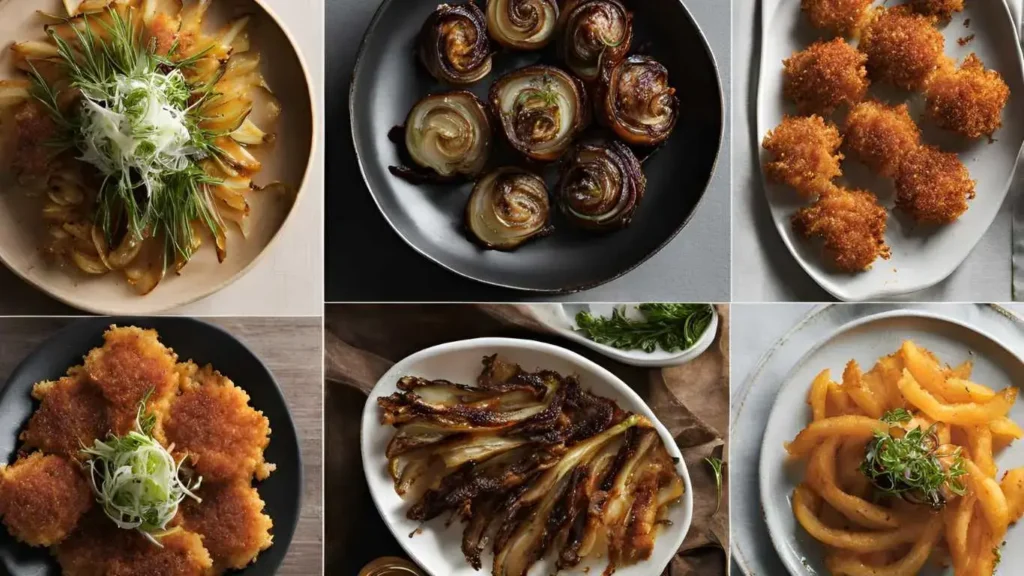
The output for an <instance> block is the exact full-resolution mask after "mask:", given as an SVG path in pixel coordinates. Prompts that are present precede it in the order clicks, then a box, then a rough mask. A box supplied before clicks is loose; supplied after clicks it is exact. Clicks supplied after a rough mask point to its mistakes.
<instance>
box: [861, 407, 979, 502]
mask: <svg viewBox="0 0 1024 576" xmlns="http://www.w3.org/2000/svg"><path fill="white" fill-rule="evenodd" d="M911 418H912V416H911V414H910V413H909V412H907V411H906V410H903V409H897V410H893V411H891V412H887V413H886V414H884V415H883V416H882V418H881V420H882V421H883V422H886V423H888V424H890V425H892V427H891V428H889V429H888V430H885V431H882V432H876V433H875V438H874V440H872V441H871V442H870V443H868V445H867V448H866V450H865V455H864V462H863V463H861V467H860V469H861V472H863V473H864V475H866V476H867V477H868V479H870V480H871V483H872V484H873V485H874V487H875V489H876V491H877V492H878V493H879V494H880V495H892V496H898V497H900V498H903V499H904V500H906V501H908V502H912V503H915V504H928V505H929V506H931V507H932V508H935V509H941V508H942V507H943V506H945V504H946V498H947V492H948V493H951V494H956V495H958V496H963V495H964V494H965V493H966V492H967V487H966V485H965V484H964V481H963V478H962V477H963V476H965V475H966V474H967V470H966V468H965V466H964V457H963V454H962V453H961V449H960V448H959V447H957V448H956V449H954V450H952V451H948V449H947V448H946V447H944V446H940V445H939V439H938V435H937V434H936V432H935V425H932V426H930V427H929V428H928V429H927V430H923V429H922V428H921V427H920V426H917V427H915V428H914V429H913V430H909V431H908V430H906V429H904V428H901V427H899V426H896V425H895V424H897V423H906V422H909V421H910V420H911Z"/></svg>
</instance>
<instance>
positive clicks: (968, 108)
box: [925, 53, 1010, 138]
mask: <svg viewBox="0 0 1024 576" xmlns="http://www.w3.org/2000/svg"><path fill="white" fill-rule="evenodd" d="M925 96H927V98H928V108H927V110H928V115H929V117H931V118H932V119H933V120H934V121H935V123H936V124H938V125H939V126H941V127H943V128H946V129H948V130H953V131H954V132H957V133H959V134H962V135H964V136H966V137H968V138H978V137H980V136H991V135H992V133H993V132H995V131H996V130H998V129H999V127H1000V126H1002V123H1003V122H1002V114H1003V108H1004V107H1006V101H1007V100H1009V99H1010V87H1009V86H1007V85H1006V82H1004V81H1003V77H1002V76H1000V75H999V72H996V71H995V70H986V69H985V65H984V64H982V62H981V60H980V59H979V58H978V57H977V56H976V55H975V54H973V53H972V54H970V55H968V56H967V58H966V59H965V60H964V63H963V64H962V65H961V66H960V68H959V69H955V68H953V67H952V66H949V67H943V68H942V69H941V70H940V71H939V73H937V74H936V75H935V77H934V79H933V80H932V81H931V83H930V84H929V85H928V88H927V90H926V91H925Z"/></svg>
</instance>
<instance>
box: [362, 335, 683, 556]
mask: <svg viewBox="0 0 1024 576" xmlns="http://www.w3.org/2000/svg"><path fill="white" fill-rule="evenodd" d="M496 347H508V348H519V349H521V350H526V351H529V352H535V353H539V354H541V355H548V356H555V357H559V358H560V359H562V360H566V361H569V362H571V363H575V364H579V365H580V366H582V367H584V368H586V369H587V370H590V371H592V372H594V373H595V374H597V375H598V382H600V384H598V386H601V385H605V386H609V387H611V388H612V389H614V390H615V391H616V392H618V393H619V394H622V395H623V396H625V397H626V398H627V399H628V400H629V402H632V403H633V404H635V405H636V407H637V409H636V410H634V411H635V412H637V413H640V414H641V415H643V416H645V417H647V418H648V419H649V420H650V421H651V424H652V425H653V426H654V429H655V430H656V431H657V432H658V435H659V436H660V437H661V440H662V442H663V443H664V444H665V448H666V449H667V450H668V451H669V454H670V455H671V456H672V457H673V458H675V459H677V460H678V464H677V466H676V470H677V471H678V472H679V473H680V475H681V476H682V478H683V485H684V487H685V489H684V495H683V499H682V502H681V504H682V506H683V510H682V512H683V520H682V522H680V524H681V525H682V530H681V531H680V536H679V538H678V542H676V544H675V549H676V550H678V548H679V547H680V546H682V544H683V541H684V540H685V539H686V536H687V534H688V533H689V531H690V525H691V523H692V522H693V485H692V483H691V481H690V473H689V469H688V468H687V466H686V460H685V459H684V458H683V455H682V451H681V450H680V449H679V446H677V445H676V443H675V440H674V439H673V438H672V435H671V434H670V433H669V432H668V429H667V428H665V425H664V424H662V423H661V421H659V420H658V419H657V417H655V415H654V411H653V410H652V409H651V408H650V406H648V405H647V403H646V402H644V400H643V399H642V398H640V395H639V394H637V393H636V391H634V390H633V389H632V388H630V387H629V386H628V385H627V384H626V383H625V382H623V381H622V380H621V379H620V378H619V377H618V376H616V375H614V374H612V373H611V372H610V371H609V370H607V369H606V368H604V367H603V366H601V365H599V364H597V363H595V362H593V361H592V360H590V359H588V358H586V357H584V356H582V355H580V354H578V353H576V352H573V351H572V350H568V349H566V348H563V347H561V346H557V345H554V344H548V343H546V342H539V341H537V340H530V339H526V338H504V337H485V338H471V339H467V340H456V341H453V342H446V343H443V344H438V345H435V346H431V347H429V348H424V349H423V350H420V351H419V352H415V353H413V354H410V355H409V356H406V357H405V358H403V359H401V360H399V361H398V362H396V363H395V364H394V365H392V367H391V368H389V369H388V371H387V372H385V373H384V375H383V376H381V377H380V379H379V380H378V381H377V383H376V384H374V386H373V388H372V389H371V390H370V392H369V395H368V396H367V401H366V404H364V405H363V414H362V418H361V421H360V435H359V444H360V455H361V457H362V464H363V474H364V476H365V479H366V483H367V485H368V486H369V487H370V496H371V498H372V499H373V504H374V506H375V507H376V508H377V513H378V514H379V515H380V517H381V519H382V520H383V521H384V523H385V524H387V526H388V530H390V531H391V533H392V535H394V537H395V539H396V540H397V541H398V543H399V544H400V545H401V546H402V549H403V550H405V553H406V554H408V555H409V557H410V558H413V559H414V560H416V559H417V558H418V556H417V555H416V552H415V551H414V550H413V548H412V546H411V545H410V544H409V543H408V542H407V540H408V538H404V537H403V536H405V535H404V534H399V533H398V532H397V531H396V530H395V526H394V523H393V522H392V520H391V518H390V517H389V516H388V515H386V514H385V513H384V512H383V509H382V507H381V502H380V500H379V498H378V494H377V490H375V489H374V486H375V484H374V481H373V479H372V478H371V474H372V472H371V468H370V463H371V462H373V458H375V457H376V456H382V455H375V454H372V453H371V450H370V445H369V435H368V434H366V433H365V431H366V430H370V429H375V428H380V427H381V426H382V425H381V424H380V422H379V420H378V418H377V403H376V402H374V399H375V397H377V396H380V395H382V394H383V389H391V388H394V386H395V382H396V381H397V379H398V377H399V375H401V374H404V372H405V371H406V366H408V365H410V364H414V363H416V362H420V361H422V360H425V359H429V358H434V357H437V356H443V355H445V354H448V353H451V352H460V351H467V350H473V349H486V348H492V349H493V348H496ZM593 387H594V384H593V383H591V385H590V388H591V389H593ZM674 556H675V552H673V553H672V554H671V555H669V556H668V557H667V558H666V559H665V565H664V566H661V567H659V569H658V572H660V571H661V570H664V569H665V567H666V566H668V564H669V563H670V562H671V561H672V558H673V557H674ZM648 562H650V561H648ZM417 563H418V562H417ZM421 568H423V569H424V570H425V571H426V572H427V573H428V574H430V575H431V576H443V575H441V574H438V573H436V572H434V571H432V570H431V569H430V568H429V567H426V566H422V565H421Z"/></svg>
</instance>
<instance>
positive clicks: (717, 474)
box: [704, 456, 722, 515]
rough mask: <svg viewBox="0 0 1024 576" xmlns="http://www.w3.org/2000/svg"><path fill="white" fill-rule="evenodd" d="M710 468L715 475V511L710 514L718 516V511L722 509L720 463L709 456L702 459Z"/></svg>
mask: <svg viewBox="0 0 1024 576" xmlns="http://www.w3.org/2000/svg"><path fill="white" fill-rule="evenodd" d="M704 461H705V462H707V463H708V466H711V472H712V473H713V474H714V475H715V498H716V500H715V511H714V512H713V513H712V515H714V514H718V511H719V510H720V509H721V508H722V461H721V460H720V459H718V458H716V457H714V456H709V457H707V458H705V459H704Z"/></svg>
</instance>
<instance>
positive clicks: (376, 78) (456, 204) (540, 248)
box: [331, 0, 724, 293]
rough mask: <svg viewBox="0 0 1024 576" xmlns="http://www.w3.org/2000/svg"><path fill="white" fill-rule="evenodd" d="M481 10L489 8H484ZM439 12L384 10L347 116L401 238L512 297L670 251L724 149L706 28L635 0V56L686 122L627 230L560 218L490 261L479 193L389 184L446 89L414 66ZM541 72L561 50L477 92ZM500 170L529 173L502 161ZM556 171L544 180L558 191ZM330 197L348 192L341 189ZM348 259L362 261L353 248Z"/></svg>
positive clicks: (611, 274) (390, 1) (677, 10)
mask: <svg viewBox="0 0 1024 576" xmlns="http://www.w3.org/2000/svg"><path fill="white" fill-rule="evenodd" d="M481 1H482V0H481ZM437 5H438V0H384V2H383V4H381V7H380V8H379V9H378V11H377V14H376V15H375V16H374V18H373V20H372V21H371V23H370V26H369V28H368V29H367V32H366V36H365V37H364V39H363V44H362V46H361V48H360V52H359V57H358V60H357V61H356V66H355V72H354V74H353V79H352V86H351V93H350V95H349V106H350V112H351V118H352V137H353V140H354V143H355V150H356V155H357V156H358V159H359V166H360V170H361V171H362V174H363V178H364V179H365V180H366V184H367V186H368V188H369V189H370V192H371V194H372V195H373V197H374V200H375V201H376V203H377V205H378V207H380V210H381V212H382V213H383V214H384V217H385V219H387V221H388V222H389V223H390V225H391V226H392V228H394V230H395V232H397V233H398V235H399V236H401V237H402V239H404V240H405V241H406V242H407V243H408V244H409V245H410V246H412V247H413V248H414V249H415V250H417V251H418V252H419V253H420V254H422V255H424V256H425V257H427V258H429V259H430V260H432V261H434V262H436V263H437V264H439V265H441V266H443V267H445V268H447V269H449V270H451V271H453V272H456V273H458V274H461V275H463V276H465V277H468V278H471V279H474V280H477V281H480V282H484V283H487V284H492V285H496V286H503V287H507V288H516V289H520V290H530V291H536V292H555V293H565V292H574V291H578V290H583V289H586V288H591V287H594V286H597V285H599V284H603V283H605V282H608V281H610V280H613V279H615V278H617V277H619V276H621V275H623V274H625V273H626V272H629V271H630V270H632V269H633V268H635V267H636V266H638V265H639V264H641V263H642V262H643V261H644V260H646V259H648V258H650V257H651V256H653V255H654V254H655V253H656V252H657V251H658V250H660V249H661V248H662V247H664V246H665V245H666V244H667V243H668V242H669V240H671V239H672V238H673V237H674V236H675V235H676V234H677V233H678V232H679V231H680V230H681V229H682V228H683V226H685V225H686V222H687V221H688V220H689V218H690V217H691V216H692V215H693V212H694V210H695V209H696V207H697V204H698V203H699V202H700V200H701V198H702V196H703V195H704V190H705V188H706V187H707V184H708V182H709V181H710V179H711V175H712V174H713V172H714V167H715V162H716V160H717V157H718V152H719V149H720V147H721V142H722V132H723V126H724V121H723V116H724V104H723V97H722V88H721V83H720V81H719V78H718V70H717V67H716V64H715V61H714V57H713V56H712V54H711V50H710V48H709V47H708V45H707V42H706V40H705V38H704V36H703V34H702V33H701V31H700V29H699V28H698V27H697V24H696V23H695V22H694V20H693V18H692V17H691V16H690V14H689V12H688V11H687V10H686V7H685V6H684V5H683V4H682V3H680V2H679V0H644V1H643V2H639V1H637V0H633V1H631V2H627V5H629V6H630V9H631V10H633V11H634V14H635V21H634V22H635V24H634V26H635V27H634V31H635V33H634V43H633V51H632V52H633V53H638V52H640V53H646V54H649V55H651V56H652V57H654V58H655V59H657V60H658V61H659V62H661V63H662V64H664V65H665V67H666V68H668V70H669V79H670V82H671V84H672V85H673V86H675V87H676V89H677V94H678V96H679V99H680V103H681V110H682V114H681V116H680V119H679V123H678V125H677V126H676V129H675V131H674V132H673V134H672V136H671V137H670V138H669V140H668V142H667V143H666V144H665V146H663V147H662V148H661V149H660V150H659V151H658V152H657V153H656V154H655V155H654V156H653V157H652V158H651V159H650V160H648V161H647V162H646V163H645V164H644V173H645V174H646V175H647V181H648V184H647V193H646V195H645V196H644V199H643V202H642V203H641V204H640V207H639V209H638V210H637V212H636V215H635V216H634V219H633V223H632V224H631V225H630V226H629V228H627V229H626V230H622V231H619V232H615V233H612V234H609V235H606V236H594V235H591V234H586V233H583V232H579V231H576V230H573V229H572V228H571V227H570V226H569V225H568V223H566V222H564V221H561V220H560V219H559V216H560V215H557V214H556V216H555V220H554V224H555V227H556V231H555V233H554V234H552V235H551V236H549V237H547V238H543V239H540V240H537V241H534V242H531V243H528V244H526V245H525V246H523V247H521V248H520V249H519V250H517V251H515V252H510V253H506V252H497V251H493V250H491V251H488V250H482V249H481V248H479V247H478V246H477V245H475V244H474V243H472V242H470V241H469V240H467V238H466V236H465V233H464V232H463V227H462V214H463V210H464V208H465V204H466V199H467V198H468V196H469V192H470V190H471V189H472V184H471V183H466V184H460V185H412V184H409V183H407V182H405V181H403V180H399V179H398V178H395V177H394V176H392V175H391V174H390V173H389V172H388V166H389V165H398V164H401V160H400V157H399V149H398V148H397V147H396V145H395V144H394V143H393V142H391V140H389V138H388V131H389V130H391V128H392V127H394V126H396V125H399V124H402V123H403V122H404V120H405V117H406V115H407V114H408V112H409V109H410V108H412V106H413V104H415V103H416V101H417V100H419V99H420V98H421V97H423V96H425V95H427V94H428V93H431V92H437V91H440V90H444V89H446V88H447V87H446V86H444V85H442V84H441V83H439V82H437V81H436V80H434V79H433V78H432V77H431V76H430V75H429V74H427V72H426V71H425V70H423V68H422V67H421V66H420V65H419V63H418V61H417V59H416V58H415V56H414V48H415V45H416V36H417V34H418V32H419V30H420V27H421V26H422V25H423V21H424V20H425V19H426V18H427V16H428V15H429V14H430V13H431V12H432V11H433V10H434V9H435V8H436V7H437ZM538 62H543V63H547V64H552V65H558V60H557V58H556V57H554V55H553V50H547V51H542V52H528V53H509V52H501V53H499V54H497V55H496V56H495V60H494V70H493V71H492V72H491V74H490V75H488V76H487V77H485V78H484V79H483V80H481V81H480V82H478V83H477V84H475V85H474V86H472V87H471V89H472V90H473V92H475V93H476V94H477V95H478V96H481V97H484V96H486V93H487V90H488V89H489V88H490V85H491V82H492V81H493V80H494V79H495V78H497V77H498V76H500V75H501V74H504V73H505V72H508V71H510V70H513V69H516V68H521V67H523V66H526V65H529V64H534V63H538ZM495 156H496V157H495V158H492V164H493V165H499V163H500V164H509V163H514V164H518V165H525V164H524V162H523V161H522V160H520V159H519V158H517V157H516V156H515V155H513V154H512V153H510V152H508V151H501V150H499V151H497V152H496V154H495ZM555 172H556V170H555V169H554V168H553V167H548V168H546V169H545V170H544V172H543V173H544V175H545V176H546V178H547V181H548V184H549V186H550V185H553V184H554V181H555ZM331 186H334V187H339V193H340V187H342V186H344V183H342V182H332V183H331ZM348 248H349V249H352V250H355V249H358V248H357V247H355V246H352V247H348Z"/></svg>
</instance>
